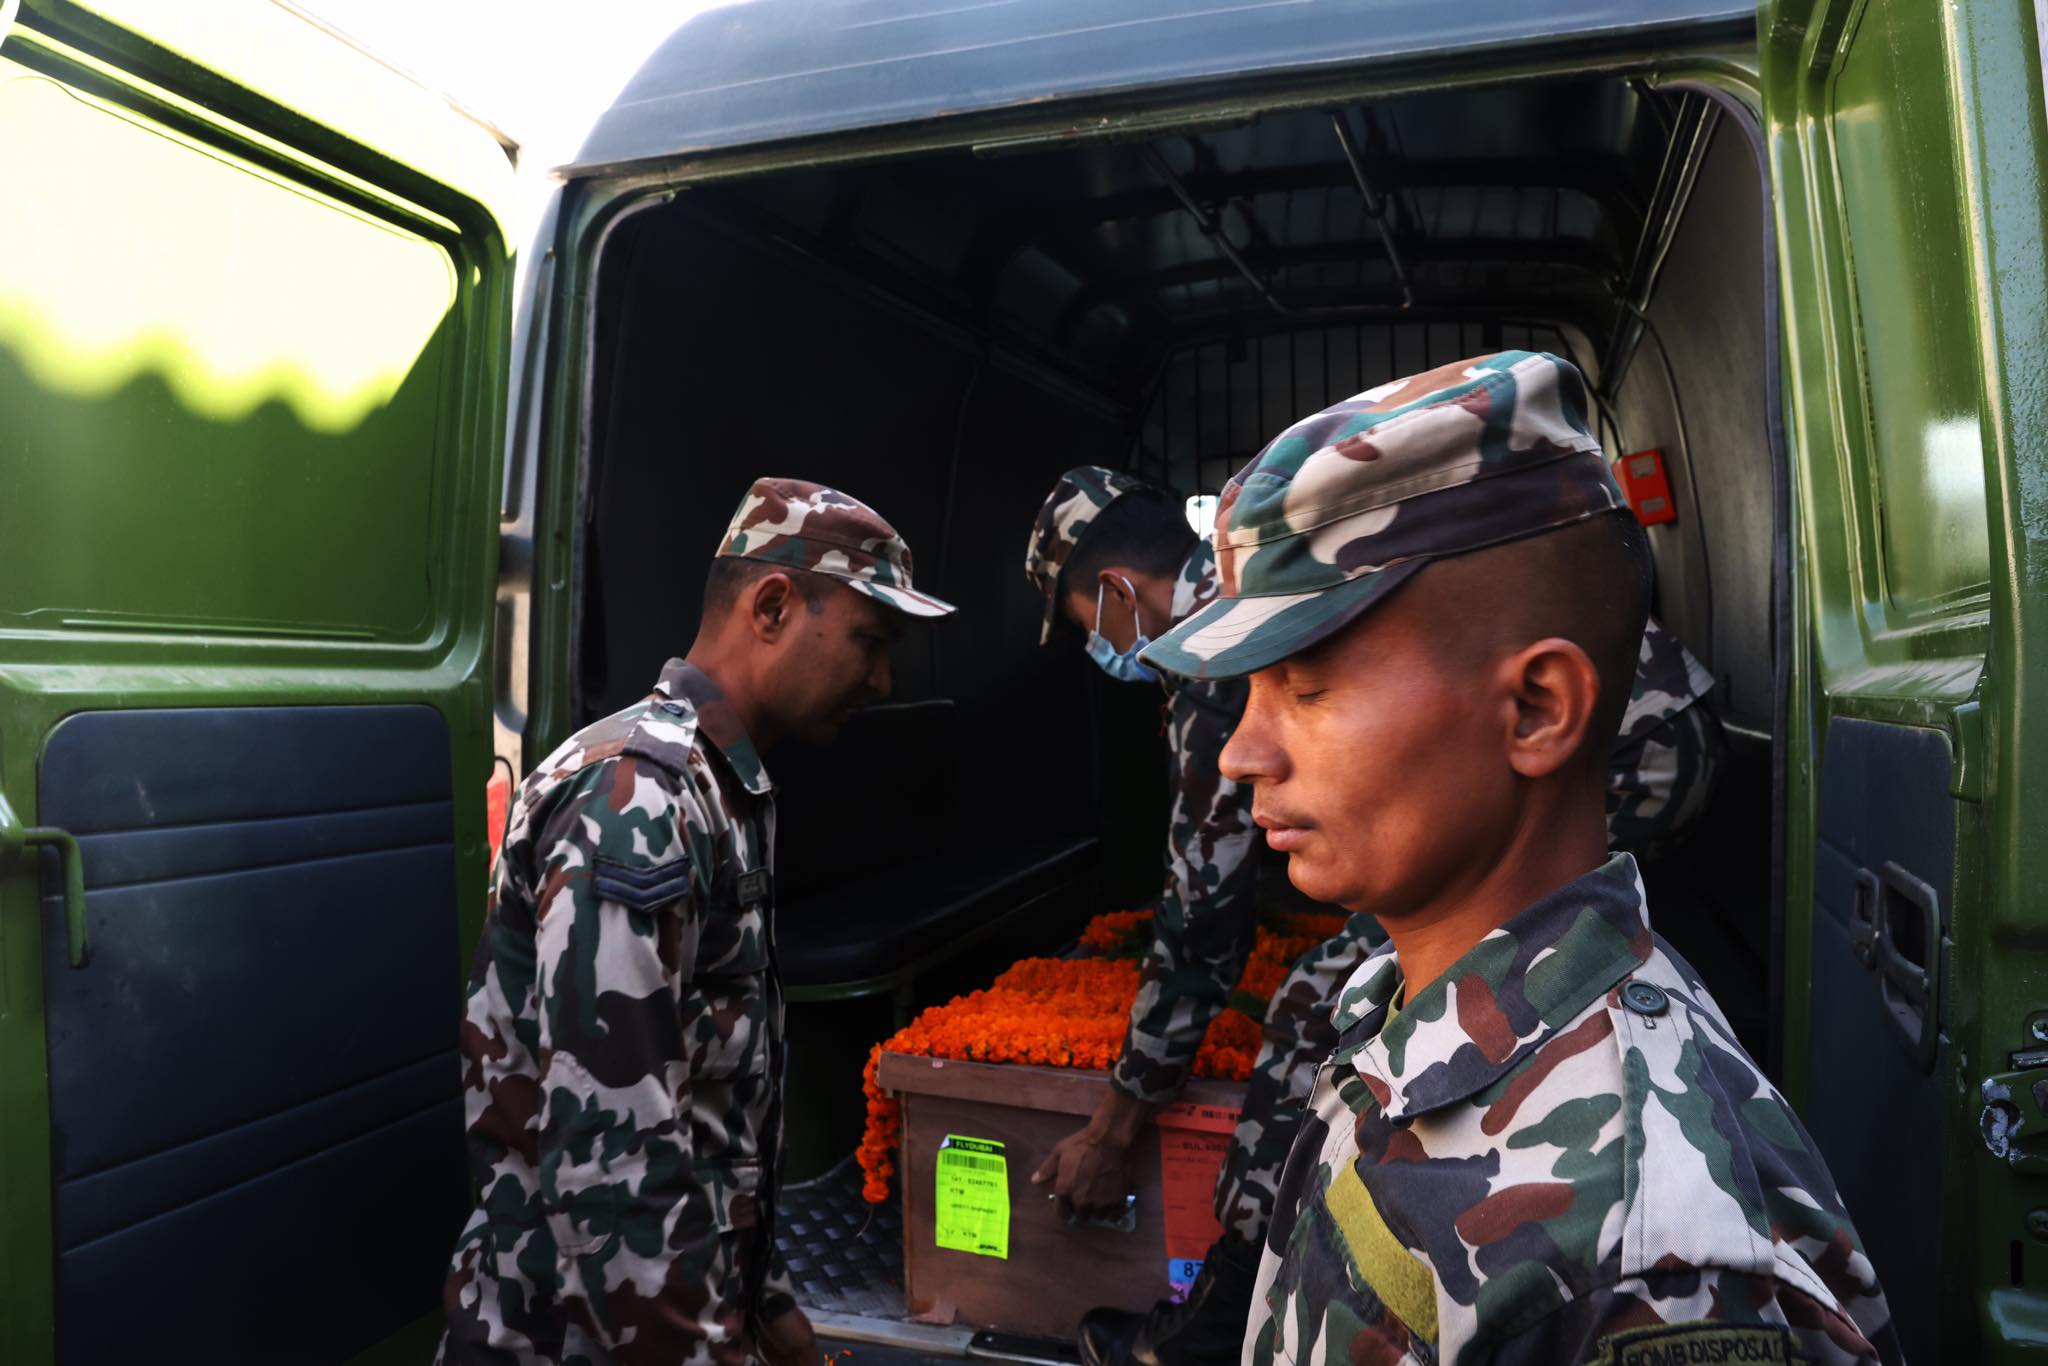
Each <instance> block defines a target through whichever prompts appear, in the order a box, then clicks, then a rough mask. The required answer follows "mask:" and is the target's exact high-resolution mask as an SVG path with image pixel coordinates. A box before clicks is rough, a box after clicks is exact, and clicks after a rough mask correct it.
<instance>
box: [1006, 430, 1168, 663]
mask: <svg viewBox="0 0 2048 1366" xmlns="http://www.w3.org/2000/svg"><path fill="white" fill-rule="evenodd" d="M1145 487H1147V485H1146V483H1145V481H1144V480H1142V479H1139V478H1138V477H1137V476H1135V475H1129V474H1122V473H1119V472H1118V471H1116V470H1112V469H1105V468H1104V467H1102V466H1101V465H1076V466H1074V468H1072V469H1070V470H1068V471H1067V472H1066V473H1065V474H1063V475H1061V476H1060V481H1059V482H1058V483H1057V484H1054V485H1053V486H1052V496H1051V497H1049V498H1047V499H1046V500H1045V506H1044V507H1041V508H1040V509H1039V510H1038V516H1037V518H1036V519H1035V520H1034V521H1033V522H1032V523H1031V543H1030V544H1029V545H1027V546H1025V547H1024V577H1025V578H1027V579H1029V580H1031V586H1032V587H1034V588H1036V589H1037V590H1038V591H1039V592H1041V593H1043V594H1044V595H1045V623H1044V624H1043V625H1042V626H1040V627H1039V628H1038V643H1039V644H1040V645H1043V644H1045V642H1046V641H1048V640H1050V639H1052V628H1053V623H1054V622H1055V621H1057V620H1058V619H1059V610H1060V602H1059V598H1060V593H1059V588H1060V571H1061V570H1063V569H1065V568H1066V567H1067V561H1068V559H1070V558H1071V557H1072V556H1073V553H1074V547H1075V546H1077V545H1079V544H1080V543H1081V533H1082V532H1084V531H1086V530H1087V529H1088V527H1089V524H1090V523H1092V522H1093V521H1094V520H1095V519H1096V518H1097V517H1099V516H1101V515H1102V510H1103V509H1104V508H1106V507H1108V506H1109V505H1110V504H1111V503H1114V502H1115V501H1116V500H1117V499H1119V498H1121V497H1123V496H1124V495H1125V494H1126V493H1132V492H1135V491H1137V490H1139V489H1142V488H1145Z"/></svg>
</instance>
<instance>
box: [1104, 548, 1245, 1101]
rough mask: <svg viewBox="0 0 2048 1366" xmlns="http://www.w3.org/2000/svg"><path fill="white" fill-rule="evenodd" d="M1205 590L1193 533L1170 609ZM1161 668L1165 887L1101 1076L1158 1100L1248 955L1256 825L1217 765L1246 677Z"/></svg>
mask: <svg viewBox="0 0 2048 1366" xmlns="http://www.w3.org/2000/svg"><path fill="white" fill-rule="evenodd" d="M1215 596H1216V552H1215V550H1214V549H1213V548H1212V547H1211V546H1210V544H1209V542H1208V541H1206V540H1204V541H1199V542H1197V543H1196V545H1195V548H1194V549H1193V550H1191V551H1189V552H1188V558H1187V561H1186V562H1185V563H1184V564H1183V565H1182V567H1181V572H1180V578H1179V579H1178V581H1177V582H1176V583H1175V584H1174V591H1173V619H1174V620H1175V621H1177V622H1178V621H1182V620H1185V619H1186V618H1187V617H1188V615H1189V614H1190V613H1192V612H1193V611H1194V610H1195V609H1196V608H1198V607H1200V606H1201V605H1202V604H1204V603H1206V602H1208V601H1209V600H1210V599H1212V598H1214V597H1215ZM1161 677H1162V682H1163V686H1164V687H1165V689H1166V695H1167V703H1166V738H1167V747H1168V749H1169V751H1170V754H1171V758H1170V762H1171V764H1172V785H1173V808H1172V818H1171V822H1170V824H1169V825H1168V827H1167V835H1166V885H1165V886H1164V888H1162V889H1161V892H1160V896H1159V907H1158V910H1157V911H1156V913H1155V914H1154V916H1153V922H1152V923H1153V938H1152V947H1151V949H1150V951H1149V952H1148V953H1147V954H1146V956H1145V962H1144V966H1143V968H1142V969H1141V971H1140V976H1139V984H1138V995H1137V999H1136V1000H1135V1001H1133V1002H1132V1004H1131V1027H1130V1030H1129V1032H1128V1033H1127V1034H1126V1035H1125V1036H1124V1049H1123V1054H1122V1056H1121V1057H1119V1058H1118V1059H1117V1064H1116V1067H1115V1068H1114V1070H1112V1071H1111V1073H1110V1081H1111V1083H1112V1084H1113V1085H1114V1086H1115V1087H1116V1088H1117V1089H1118V1090H1120V1091H1122V1092H1124V1093H1125V1094H1126V1095H1130V1096H1135V1097H1136V1098H1138V1099H1139V1100H1147V1101H1156V1102H1162V1103H1163V1102H1166V1101H1170V1100H1172V1099H1173V1098H1174V1097H1175V1096H1177V1095H1178V1094H1180V1090H1181V1087H1183V1086H1184V1085H1186V1084H1187V1079H1188V1071H1189V1069H1190V1068H1191V1067H1192V1066H1193V1065H1194V1061H1195V1054H1196V1053H1197V1052H1198V1051H1199V1050H1200V1049H1201V1046H1202V1035H1203V1034H1204V1033H1205V1032H1207V1030H1208V1028H1209V1022H1210V1021H1211V1020H1214V1019H1215V1018H1216V1016H1217V1014H1218V1013H1219V1012H1221V1011H1222V1009H1223V1007H1224V1005H1225V1004H1227V1003H1228V1001H1229V999H1230V991H1231V988H1232V987H1233V986H1235V985H1236V983H1237V979H1238V978H1239V977H1240V976H1242V975H1243V973H1244V965H1245V960H1246V959H1247V958H1248V957H1250V956H1251V951H1252V939H1253V935H1254V933H1255V932H1256V930H1257V919H1258V917H1257V912H1256V909H1255V907H1254V905H1253V898H1254V893H1255V891H1256V882H1257V874H1258V860H1257V858H1256V857H1255V855H1256V853H1257V838H1258V828H1257V827H1256V826H1254V825H1253V824H1252V792H1251V789H1250V788H1249V787H1240V786H1238V784H1236V783H1234V782H1232V781H1230V779H1228V778H1226V777H1224V776H1223V770H1222V768H1221V767H1220V766H1219V764H1220V759H1221V756H1222V754H1223V746H1224V745H1226V744H1228V743H1229V742H1230V736H1231V733H1232V732H1233V731H1235V730H1236V729H1237V723H1238V720H1239V718H1240V717H1242V716H1243V715H1244V706H1245V697H1246V694H1247V689H1248V686H1249V685H1248V684H1246V683H1245V681H1244V680H1243V679H1224V680H1220V681H1217V682H1195V681H1193V680H1190V679H1184V678H1177V677H1174V676H1173V675H1170V674H1167V675H1162V676H1161Z"/></svg>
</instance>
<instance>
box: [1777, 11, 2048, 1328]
mask: <svg viewBox="0 0 2048 1366" xmlns="http://www.w3.org/2000/svg"><path fill="white" fill-rule="evenodd" d="M2041 13H2043V12H2042V11H2040V9H2039V7H2038V6H2037V5H2032V4H2029V3H2027V0H1956V3H1950V4H1943V5H1930V4H1926V3H1924V0H1860V3H1859V2H1857V0H1777V3H1772V4H1766V5H1765V7H1764V14H1763V18H1762V30H1761V31H1762V33H1763V42H1764V51H1763V62H1764V76H1765V109H1766V117H1767V122H1768V140H1769V143H1770V148H1771V173H1772V178H1773V181H1774V184H1775V187H1776V193H1777V209H1778V219H1777V222H1778V239H1779V248H1780V251H1781V253H1782V266H1783V269H1782V270H1781V272H1780V275H1781V279H1782V282H1783V290H1784V298H1783V302H1784V340H1785V344H1786V376H1787V392H1788V394H1789V395H1790V397H1791V402H1790V405H1789V407H1790V412H1789V414H1788V416H1789V418H1790V421H1791V428H1792V448H1793V451H1794V458H1793V462H1792V463H1793V467H1794V471H1795V474H1794V477H1795V479H1796V480H1797V481H1798V482H1797V485H1796V487H1797V489H1798V494H1797V498H1796V502H1797V506H1798V517H1799V519H1800V520H1801V521H1803V522H1804V524H1805V525H1804V526H1803V527H1802V528H1801V531H1800V534H1799V535H1798V536H1796V537H1795V538H1794V542H1793V543H1794V545H1795V546H1796V547H1799V549H1797V550H1795V552H1794V554H1795V557H1796V558H1795V561H1794V563H1793V565H1792V566H1791V572H1792V573H1793V575H1794V581H1795V583H1796V584H1798V585H1799V586H1798V587H1797V588H1795V590H1794V595H1793V597H1794V601H1795V603H1797V604H1798V609H1797V610H1796V611H1795V613H1794V620H1793V621H1792V622H1791V623H1788V624H1787V626H1788V631H1789V640H1790V644H1791V646H1792V648H1793V650H1794V652H1795V658H1796V659H1797V660H1798V665H1797V666H1796V668H1795V673H1794V677H1795V679H1798V680H1804V685H1803V686H1801V687H1800V688H1799V690H1798V691H1797V692H1795V695H1794V697H1793V699H1792V715H1791V730H1790V736H1791V746H1790V752H1791V753H1792V754H1793V755H1794V759H1793V761H1792V765H1791V769H1790V770H1789V771H1788V775H1787V781H1788V791H1789V801H1788V804H1787V809H1788V811H1789V812H1790V813H1791V814H1790V829H1789V830H1788V843H1787V851H1788V869H1789V874H1788V887H1787V896H1786V901H1785V907H1784V911H1785V946H1786V954H1785V969H1786V970H1785V975H1784V983H1783V986H1784V1003H1785V1005H1784V1014H1785V1025H1786V1030H1785V1053H1784V1061H1785V1068H1786V1072H1787V1079H1788V1081H1789V1082H1790V1085H1791V1089H1792V1091H1793V1093H1794V1095H1795V1096H1797V1097H1799V1098H1800V1099H1801V1100H1802V1101H1803V1109H1804V1112H1805V1114H1806V1116H1807V1118H1808V1121H1809V1124H1810V1127H1811V1128H1812V1130H1813V1132H1814V1134H1815V1136H1816V1137H1817V1138H1818V1140H1819V1142H1820V1144H1821V1146H1822V1148H1823V1149H1824V1150H1825V1152H1826V1154H1827V1158H1828V1161H1829V1163H1830V1165H1831V1166H1832V1167H1833V1169H1834V1173H1835V1176H1836V1178H1837V1179H1838V1181H1839V1183H1840V1185H1841V1188H1842V1193H1843V1196H1844V1197H1845V1199H1846V1200H1847V1202H1848V1205H1849V1208H1850V1210H1851V1212H1852V1213H1853V1214H1854V1216H1855V1219H1856V1223H1857V1225H1858V1227H1859V1228H1860V1230H1861V1231H1862V1233H1863V1235H1864V1239H1865V1242H1866V1245H1867V1248H1868V1251H1869V1253H1870V1256H1871V1257H1872V1259H1873V1260H1874V1261H1875V1263H1876V1265H1877V1269H1878V1272H1879V1274H1880V1275H1881V1276H1882V1278H1883V1281H1884V1285H1885V1290H1886V1292H1887V1295H1888V1297H1889V1299H1890V1301H1891V1305H1892V1308H1893V1311H1894V1314H1895V1316H1896V1319H1897V1322H1898V1325H1899V1328H1900V1330H1901V1338H1902V1341H1903V1345H1904V1348H1905V1351H1906V1355H1907V1357H1908V1359H1909V1360H1911V1361H1914V1362H1916V1363H1926V1362H1932V1361H1935V1360H1937V1359H1939V1358H1941V1357H1943V1356H1944V1355H1945V1356H1946V1359H1948V1360H1951V1361H1971V1362H1977V1361H1985V1362H1989V1361H2003V1360H2017V1359H2018V1354H2019V1353H2020V1352H2022V1351H2023V1350H2028V1349H2031V1350H2032V1351H2036V1352H2037V1351H2038V1350H2039V1349H2040V1348H2041V1347H2042V1346H2043V1345H2048V1327H2044V1325H2048V1298H2044V1296H2048V1105H2044V1104H2043V1102H2042V1100H2041V1097H2044V1096H2048V1048H2044V1044H2048V987H2044V983H2048V909H2044V906H2043V903H2042V900H2041V889H2042V888H2043V887H2048V804H2044V802H2043V801H2042V799H2041V793H2040V790H2039V786H2040V782H2041V775H2043V774H2044V773H2048V667H2044V665H2043V664H2042V662H2041V655H2042V653H2043V651H2044V650H2048V518H2044V516H2043V500H2044V497H2048V494H2044V489H2048V483H2044V474H2048V387H2044V385H2043V384H2042V379H2041V376H2042V373H2043V367H2044V352H2043V348H2044V344H2048V341H2044V339H2048V274H2044V266H2043V259H2044V244H2048V234H2044V201H2043V195H2042V186H2043V171H2044V156H2043V148H2044V145H2048V143H2044V124H2043V104H2042V86H2041V60H2040V51H2041V49H2040V46H2039V42H2040V35H2039V33H2037V31H2036V22H2037V16H2038V15H2040V14H2041ZM1802 559H1803V562H1801V561H1802ZM1802 756H1803V757H1802ZM2029 783H2031V784H2032V785H2033V787H2034V788H2035V791H2034V794H2033V801H2032V805H2031V807H2029V806H2028V805H2027V804H2026V801H2025V787H2026V785H2027V784H2029ZM2036 1086H2039V1087H2040V1088H2041V1089H2040V1090H2038V1091H2037V1090H2036V1089H2035V1088H2036ZM2029 1359H2032V1358H2031V1357H2029Z"/></svg>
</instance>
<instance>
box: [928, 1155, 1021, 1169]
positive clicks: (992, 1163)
mask: <svg viewBox="0 0 2048 1366" xmlns="http://www.w3.org/2000/svg"><path fill="white" fill-rule="evenodd" d="M939 1160H940V1161H941V1162H944V1163H945V1164H946V1165H947V1166H949V1167H965V1168H966V1169H967V1170H969V1171H975V1172H997V1173H1001V1172H1003V1171H1005V1170H1007V1165H1008V1164H1006V1163H1005V1162H1004V1161H1003V1159H1002V1158H1000V1157H982V1156H981V1155H980V1154H978V1153H960V1152H947V1153H944V1154H942V1155H941V1156H940V1158H939Z"/></svg>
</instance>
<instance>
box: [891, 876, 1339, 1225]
mask: <svg viewBox="0 0 2048 1366" xmlns="http://www.w3.org/2000/svg"><path fill="white" fill-rule="evenodd" d="M1151 918H1152V913H1151V912H1150V911H1113V912H1110V913H1109V914H1107V915H1099V916H1096V917H1095V918H1094V919H1093V920H1091V921H1089V922H1088V926H1087V928H1086V929H1084V930H1082V932H1081V943H1082V944H1083V945H1084V946H1085V947H1088V948H1091V949H1094V950H1096V951H1098V952H1106V953H1110V954H1114V955H1119V956H1114V957H1100V958H1026V959H1022V960H1020V961H1019V962H1016V963H1013V964H1012V965H1011V966H1010V967H1009V969H1008V970H1006V971H1005V972H1004V973H1003V974H1002V975H1001V976H1000V977H998V978H996V980H995V981H994V982H991V983H990V984H989V985H988V986H987V987H986V988H984V989H983V990H981V991H971V992H968V993H967V994H966V995H965V996H956V997H954V998H953V999H952V1000H950V1001H948V1002H946V1003H945V1004H944V1005H938V1006H933V1007H931V1008H930V1009H928V1010H926V1011H924V1012H922V1013H921V1014H920V1015H919V1016H918V1017H917V1018H916V1019H915V1020H913V1021H911V1023H910V1024H909V1025H907V1026H905V1027H904V1028H903V1029H900V1030H898V1031H897V1032H896V1033H895V1034H894V1035H892V1036H891V1037H890V1038H888V1039H885V1040H884V1041H883V1042H881V1043H879V1044H877V1045H875V1047H874V1048H873V1049H872V1050H870V1052H869V1053H868V1062H867V1066H866V1067H865V1068H864V1069H863V1072H862V1090H863V1091H864V1092H865V1094H866V1096H867V1133H866V1136H865V1137H864V1138H863V1139H862V1141H861V1145H860V1149H859V1153H858V1156H859V1158H860V1167H861V1172H862V1173H863V1175H864V1177H865V1180H864V1181H863V1182H862V1185H861V1194H862V1195H864V1196H866V1197H867V1199H868V1200H869V1201H870V1202H871V1203H874V1204H880V1203H881V1202H883V1201H884V1200H887V1199H888V1198H889V1178H890V1176H892V1175H893V1174H894V1173H895V1170H896V1167H895V1162H894V1157H893V1155H894V1153H895V1149H896V1142H897V1138H898V1136H899V1134H900V1132H901V1129H902V1111H901V1108H900V1107H899V1106H898V1104H897V1101H896V1098H895V1097H894V1096H892V1095H890V1094H889V1093H888V1092H887V1091H884V1090H883V1089H882V1086H881V1083H880V1082H879V1081H878V1080H877V1070H878V1068H879V1067H880V1065H881V1060H882V1054H883V1053H885V1052H886V1053H907V1054H910V1055H912V1056H915V1057H932V1058H946V1059H949V1060H952V1061H960V1062H996V1063H1003V1062H1010V1063H1027V1064H1034V1065H1037V1066H1041V1067H1080V1068H1091V1069H1094V1070H1097V1071H1103V1070H1107V1069H1108V1068H1109V1067H1110V1065H1111V1064H1113V1063H1114V1062H1115V1061H1116V1059H1117V1055H1118V1054H1119V1053H1121V1052H1122V1051H1123V1041H1124V1031H1125V1029H1126V1028H1127V1027H1128V1025H1129V1022H1130V1014H1131V1001H1132V998H1134V997H1135V996H1136V995H1137V993H1138V963H1137V961H1136V958H1137V957H1138V956H1141V955H1142V954H1143V952H1144V948H1145V946H1146V945H1147V944H1149V942H1150V925H1151ZM1343 923H1344V921H1343V917H1341V916H1334V915H1312V914H1298V913H1284V914H1282V915H1279V916H1276V917H1274V918H1273V923H1272V924H1271V925H1261V926H1260V927H1259V931H1258V937H1257V940H1256V941H1255V943H1254V946H1253V948H1252V953H1251V958H1250V960H1249V961H1248V962H1247V963H1246V965H1245V971H1244V976H1243V977H1242V978H1241V979H1240V980H1239V982H1238V989H1237V992H1236V994H1235V995H1234V996H1233V997H1232V998H1231V1006H1230V1008H1229V1009H1226V1010H1224V1011H1223V1012H1222V1013H1220V1014H1219V1015H1218V1016H1217V1017H1216V1019H1215V1020H1214V1021H1213V1022H1211V1024H1210V1025H1209V1031H1208V1033H1207V1034H1205V1035H1204V1036H1203V1038H1202V1046H1201V1049H1200V1050H1199V1051H1198V1052H1197V1053H1196V1054H1195V1065H1194V1070H1195V1075H1196V1076H1200V1077H1216V1078H1220V1079H1222V1080H1226V1081H1243V1080H1245V1079H1246V1078H1247V1077H1249V1076H1250V1075H1251V1071H1252V1063H1253V1062H1254V1061H1255V1060H1256V1059H1257V1057H1258V1052H1259V1024H1260V1020H1261V1019H1262V1018H1263V1017H1264V1015H1265V1008H1266V1002H1267V1001H1268V1000H1270V999H1271V998H1272V995H1273V993H1274V992H1276V991H1278V990H1279V989H1280V984H1281V983H1282V982H1283V981H1284V980H1286V977H1287V970H1288V969H1289V968H1290V967H1291V966H1293V964H1294V961H1295V960H1296V959H1297V958H1299V957H1301V955H1302V954H1304V953H1306V952H1308V950H1310V949H1312V948H1314V947H1315V946H1316V945H1317V944H1319V943H1321V942H1322V941H1323V940H1325V939H1327V938H1329V937H1330V936H1331V935H1333V934H1335V933H1336V932H1337V931H1338V929H1339V928H1341V927H1342V925H1343Z"/></svg>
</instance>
